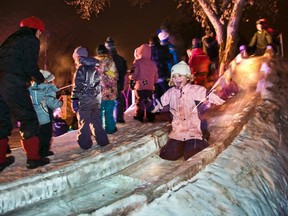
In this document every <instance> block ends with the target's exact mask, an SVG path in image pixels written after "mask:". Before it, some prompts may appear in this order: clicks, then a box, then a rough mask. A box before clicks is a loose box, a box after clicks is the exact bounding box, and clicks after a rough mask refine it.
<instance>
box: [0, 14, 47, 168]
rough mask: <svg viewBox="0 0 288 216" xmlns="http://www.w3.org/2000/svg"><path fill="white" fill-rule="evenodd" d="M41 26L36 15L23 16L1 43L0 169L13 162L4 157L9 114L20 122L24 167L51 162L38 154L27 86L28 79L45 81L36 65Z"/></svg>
mask: <svg viewBox="0 0 288 216" xmlns="http://www.w3.org/2000/svg"><path fill="white" fill-rule="evenodd" d="M44 28H45V26H44V23H43V22H42V21H41V20H39V19H38V18H36V17H28V18H25V19H23V20H22V21H21V22H20V29H19V30H17V31H16V32H15V33H13V34H12V35H10V36H9V37H8V38H7V39H6V40H5V41H4V42H3V43H2V45H1V47H0V171H2V170H3V169H4V168H5V167H6V166H9V165H10V164H12V163H13V162H14V157H13V156H9V157H6V150H7V145H8V136H10V135H11V132H12V129H13V125H12V121H11V118H12V116H13V117H14V119H15V120H16V121H17V122H20V124H21V126H20V134H21V144H22V147H23V149H24V151H25V153H26V156H27V164H26V167H27V168H29V169H34V168H37V167H38V166H43V165H45V164H48V163H49V162H50V161H49V159H48V158H41V157H40V155H39V138H38V135H39V123H38V119H37V115H36V112H35V111H34V108H33V105H32V102H31V98H30V94H29V91H28V89H27V88H28V87H29V85H30V82H31V80H34V81H35V82H37V83H41V82H43V81H44V77H43V75H42V74H41V73H40V71H39V67H38V65H37V64H38V56H39V50H40V41H39V37H40V35H41V32H42V31H44Z"/></svg>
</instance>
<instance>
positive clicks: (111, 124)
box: [105, 100, 117, 134]
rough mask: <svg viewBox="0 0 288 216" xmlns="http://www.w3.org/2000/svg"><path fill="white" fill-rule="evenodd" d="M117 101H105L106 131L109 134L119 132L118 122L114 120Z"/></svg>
mask: <svg viewBox="0 0 288 216" xmlns="http://www.w3.org/2000/svg"><path fill="white" fill-rule="evenodd" d="M114 108H115V101H114V100H107V101H105V130H106V132H107V133H108V134H112V133H115V132H116V131H117V128H116V122H115V119H114V115H113V114H114Z"/></svg>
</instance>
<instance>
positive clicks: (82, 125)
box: [77, 109, 92, 150]
mask: <svg viewBox="0 0 288 216" xmlns="http://www.w3.org/2000/svg"><path fill="white" fill-rule="evenodd" d="M91 113H92V112H91V110H80V109H79V111H78V113H77V118H78V124H79V129H78V137H77V141H78V144H79V146H80V148H82V149H84V150H87V149H89V148H91V147H92V140H91V130H90V122H91V119H90V118H91Z"/></svg>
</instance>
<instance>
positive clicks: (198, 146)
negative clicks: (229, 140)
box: [184, 139, 208, 160]
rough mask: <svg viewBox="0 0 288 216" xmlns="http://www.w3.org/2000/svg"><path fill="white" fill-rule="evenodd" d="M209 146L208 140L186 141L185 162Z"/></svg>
mask: <svg viewBox="0 0 288 216" xmlns="http://www.w3.org/2000/svg"><path fill="white" fill-rule="evenodd" d="M207 146H208V143H207V141H206V140H199V139H191V140H186V141H185V146H184V160H188V159H189V158H190V157H192V156H193V155H195V154H197V153H198V152H200V151H202V150H203V149H205V148H206V147H207Z"/></svg>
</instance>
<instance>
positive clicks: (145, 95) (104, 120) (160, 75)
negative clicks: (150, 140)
mask: <svg viewBox="0 0 288 216" xmlns="http://www.w3.org/2000/svg"><path fill="white" fill-rule="evenodd" d="M256 28H257V32H256V33H255V34H254V36H253V37H252V39H251V42H250V43H249V44H248V46H241V47H240V54H241V56H242V57H247V56H248V55H255V56H259V55H263V54H264V52H265V50H266V48H267V46H272V47H274V49H275V46H277V40H276V39H277V33H275V31H274V30H272V29H271V28H270V27H268V24H267V21H266V20H265V19H260V20H258V21H257V22H256ZM44 29H45V25H44V22H43V21H41V20H40V19H39V18H37V17H27V18H24V19H23V20H22V21H21V22H20V28H19V30H17V31H16V32H15V33H13V34H12V35H10V36H9V37H8V38H7V39H6V40H5V41H4V42H3V43H2V44H1V49H0V172H1V171H2V170H3V169H5V168H6V167H7V166H9V165H11V164H13V163H14V161H15V158H14V157H13V156H12V155H9V156H7V155H6V154H7V153H8V152H9V151H10V150H9V144H8V142H9V136H10V135H11V131H12V129H13V124H12V121H11V119H12V117H13V118H14V119H15V120H16V121H17V122H20V135H21V144H22V147H23V150H24V152H25V154H26V157H27V162H26V167H27V168H28V169H35V168H37V167H39V166H44V165H46V164H49V163H50V159H49V156H51V155H53V154H54V152H53V151H52V150H51V140H52V136H53V127H54V119H55V121H56V120H57V119H58V120H59V119H61V118H55V116H54V117H53V112H54V111H55V110H56V109H59V108H60V107H61V106H62V104H63V101H62V98H61V97H60V98H57V96H56V92H57V91H58V89H57V87H56V86H55V84H54V79H55V76H54V75H53V74H52V73H51V72H50V71H47V70H40V69H39V67H38V56H39V49H40V40H39V37H40V35H41V33H42V32H43V31H44ZM275 38H276V39H275ZM191 42H192V44H191V48H189V49H187V56H188V58H187V61H183V59H182V58H181V57H180V56H179V54H178V53H177V49H176V47H175V46H174V45H173V44H172V43H171V41H170V32H169V29H167V28H163V27H162V28H160V29H159V30H158V31H157V33H156V35H153V36H151V38H149V43H143V44H142V45H141V46H139V47H137V48H136V49H135V51H134V62H133V64H132V67H131V70H130V72H129V74H128V73H127V71H129V70H128V68H127V62H126V60H125V59H124V58H123V57H122V56H121V55H119V54H118V52H117V49H116V45H115V42H114V40H113V39H112V38H111V37H108V38H107V40H106V41H105V42H104V43H103V44H99V45H98V47H97V49H96V56H91V55H89V54H88V51H87V48H86V47H83V46H79V47H76V48H75V50H74V52H73V54H72V58H73V60H74V62H75V65H76V71H75V74H74V77H73V87H72V92H71V106H72V110H73V112H74V113H75V115H76V117H77V121H78V136H77V142H78V144H79V147H80V148H81V149H83V150H88V149H90V148H91V147H92V144H93V141H92V139H91V135H92V136H94V137H95V139H96V142H97V144H98V145H100V146H105V145H108V144H109V137H108V135H107V134H113V133H116V132H117V123H125V118H124V117H125V116H124V111H125V106H124V104H125V97H124V94H123V91H124V90H125V87H124V86H125V79H126V78H127V77H128V79H129V80H131V83H133V89H134V91H135V101H136V103H135V104H136V109H135V115H134V119H135V120H137V121H140V122H144V121H145V119H146V120H147V121H148V122H153V121H154V120H155V117H156V113H157V112H159V111H169V112H170V113H171V124H172V130H171V132H170V134H169V139H168V141H167V143H166V145H165V146H164V147H163V148H162V149H161V150H160V157H161V158H163V159H166V160H177V159H179V158H181V157H184V160H187V159H188V158H190V157H191V156H193V155H194V154H196V153H198V152H199V151H201V150H202V149H204V148H205V147H207V146H208V142H207V138H205V136H204V130H203V128H202V127H201V120H200V118H199V113H198V112H199V111H198V108H199V107H198V106H199V104H202V103H203V102H207V103H213V104H217V105H221V104H223V103H224V102H225V100H226V99H227V98H229V97H230V96H231V95H232V93H233V95H234V94H236V93H237V84H236V83H235V82H229V85H228V86H227V88H226V89H224V90H225V91H222V93H221V92H217V91H208V87H207V86H206V84H207V82H215V81H216V79H217V69H218V62H219V59H218V56H219V44H218V42H217V37H216V35H215V33H214V32H213V31H212V30H211V29H210V28H207V29H206V31H205V35H204V36H203V37H202V38H201V39H200V38H193V39H192V41H191ZM248 53H249V54H248ZM230 81H231V80H230ZM231 83H232V84H233V85H232V87H233V91H230V92H229V88H231V89H232V87H231ZM223 86H224V85H223ZM227 89H228V91H227ZM114 113H116V114H115V115H114ZM56 117H57V116H56ZM58 120H57V121H56V123H59V124H60V123H61V124H63V125H65V127H66V129H67V130H68V126H67V124H65V121H64V122H63V121H58ZM61 134H62V133H61Z"/></svg>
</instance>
